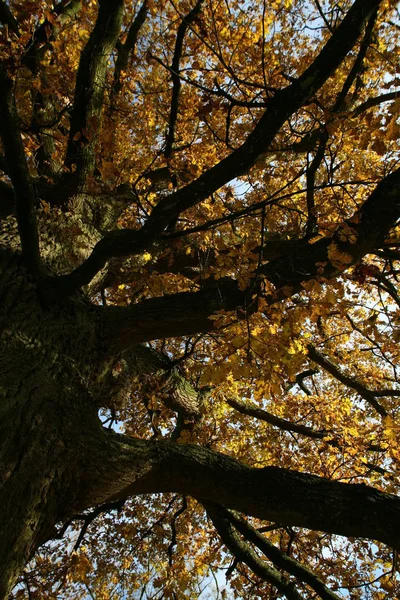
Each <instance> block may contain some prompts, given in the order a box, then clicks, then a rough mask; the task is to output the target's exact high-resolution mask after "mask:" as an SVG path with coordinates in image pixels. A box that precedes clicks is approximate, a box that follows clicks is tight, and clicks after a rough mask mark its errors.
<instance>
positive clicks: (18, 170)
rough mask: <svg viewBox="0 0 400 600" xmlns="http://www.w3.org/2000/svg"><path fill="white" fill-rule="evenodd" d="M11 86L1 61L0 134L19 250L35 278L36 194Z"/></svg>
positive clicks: (37, 261)
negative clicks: (12, 201) (15, 218)
mask: <svg viewBox="0 0 400 600" xmlns="http://www.w3.org/2000/svg"><path fill="white" fill-rule="evenodd" d="M13 87H14V83H13V81H12V79H10V77H9V76H8V74H7V72H6V69H5V68H4V66H3V65H2V64H0V88H1V90H2V93H1V94H0V114H1V119H0V136H1V140H2V144H3V148H4V154H5V159H6V163H7V172H8V174H9V176H10V178H11V181H12V184H13V187H14V192H15V199H16V209H17V220H18V231H19V236H20V239H21V247H22V254H23V256H24V260H25V263H26V265H27V268H28V271H29V272H30V273H31V275H33V277H34V278H35V279H37V280H38V279H40V277H41V271H42V269H41V263H40V254H39V238H38V232H37V225H36V194H35V190H34V187H33V183H32V180H31V177H30V174H29V170H28V165H27V164H26V158H25V151H24V146H23V143H22V139H21V134H20V127H19V118H18V115H17V111H16V107H15V101H14V92H13ZM3 187H4V186H3Z"/></svg>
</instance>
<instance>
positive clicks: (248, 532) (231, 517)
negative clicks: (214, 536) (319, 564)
mask: <svg viewBox="0 0 400 600" xmlns="http://www.w3.org/2000/svg"><path fill="white" fill-rule="evenodd" d="M219 511H220V513H221V514H223V515H224V516H225V518H226V520H227V521H229V522H230V523H232V525H234V527H235V528H236V529H237V530H238V531H239V532H240V533H241V534H242V535H243V536H244V537H245V538H246V539H247V540H249V541H250V542H252V543H253V544H255V545H256V546H257V547H258V548H259V549H260V550H261V552H263V553H264V554H265V556H266V557H267V558H268V559H269V560H271V561H272V562H273V563H274V565H275V566H276V567H277V568H278V569H284V570H285V571H287V572H288V573H290V574H291V575H293V576H294V577H297V578H298V579H300V580H301V581H303V582H304V583H307V584H308V585H309V586H310V587H311V588H312V589H313V590H314V591H315V592H317V594H319V596H320V597H321V598H322V600H340V599H339V596H338V595H337V594H335V593H334V592H332V590H330V589H329V588H328V587H327V586H326V585H325V584H324V582H323V581H322V580H321V579H320V578H319V577H318V576H317V575H315V573H314V572H313V571H312V570H311V569H308V568H307V567H305V566H304V565H302V564H301V563H299V562H298V561H297V560H295V559H294V558H291V557H290V556H288V555H287V554H285V553H284V552H282V550H279V548H277V547H276V546H274V544H272V543H271V542H270V541H269V540H268V539H267V538H265V537H264V536H263V535H261V533H259V532H258V531H257V530H256V529H255V528H254V527H252V526H251V525H250V523H249V522H248V521H245V520H244V519H243V518H241V517H239V516H238V515H236V514H235V513H232V511H228V510H226V508H223V507H219Z"/></svg>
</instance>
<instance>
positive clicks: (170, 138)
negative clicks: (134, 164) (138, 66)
mask: <svg viewBox="0 0 400 600" xmlns="http://www.w3.org/2000/svg"><path fill="white" fill-rule="evenodd" d="M202 3H203V0H197V2H196V4H195V6H194V7H193V8H192V10H191V11H190V12H189V13H188V14H187V15H186V16H185V17H183V18H182V21H181V23H180V25H179V27H178V31H177V34H176V41H175V50H174V56H173V59H172V64H171V69H170V71H171V74H172V98H171V107H170V113H169V124H168V133H167V139H166V143H165V150H164V156H165V158H169V157H170V156H171V154H172V147H173V144H174V137H175V125H176V120H177V118H178V103H179V93H180V89H181V79H180V76H179V71H180V68H179V63H180V60H181V56H182V50H183V40H184V37H185V35H186V31H187V29H188V27H189V26H190V24H191V23H193V21H194V20H195V18H196V17H197V15H198V14H199V12H200V8H201V5H202Z"/></svg>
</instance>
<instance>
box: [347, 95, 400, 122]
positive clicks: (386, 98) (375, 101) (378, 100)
mask: <svg viewBox="0 0 400 600" xmlns="http://www.w3.org/2000/svg"><path fill="white" fill-rule="evenodd" d="M397 98H400V90H396V91H394V92H388V93H387V94H380V95H379V96H376V97H375V98H368V100H366V101H365V102H363V103H362V104H360V105H359V106H357V108H355V109H354V112H353V114H352V116H353V118H355V117H358V115H360V114H361V113H363V112H364V111H366V110H368V109H370V108H373V107H374V106H379V104H383V103H384V102H390V101H391V100H397Z"/></svg>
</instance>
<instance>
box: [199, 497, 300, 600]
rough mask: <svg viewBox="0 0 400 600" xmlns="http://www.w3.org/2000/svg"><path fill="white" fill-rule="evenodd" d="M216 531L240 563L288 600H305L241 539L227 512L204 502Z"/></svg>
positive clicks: (291, 584)
mask: <svg viewBox="0 0 400 600" xmlns="http://www.w3.org/2000/svg"><path fill="white" fill-rule="evenodd" d="M202 504H203V506H204V508H205V509H206V511H207V513H208V515H209V516H210V518H211V520H212V522H213V524H214V527H215V529H216V530H217V531H218V533H219V535H220V536H221V539H222V541H223V542H224V544H225V545H226V546H227V548H229V550H230V551H231V552H232V554H233V556H234V557H235V558H236V559H237V560H238V561H240V562H244V563H245V564H246V565H248V566H249V567H250V569H251V570H252V571H253V572H254V573H255V574H256V575H258V577H260V578H261V579H263V580H264V581H266V582H268V583H271V584H272V585H273V586H274V587H276V589H277V590H278V591H279V592H280V593H281V594H283V595H284V596H285V597H286V598H287V599H288V600H303V599H304V597H303V596H302V595H301V594H299V592H297V591H296V589H295V587H294V585H293V583H288V582H287V581H285V578H284V577H283V576H282V575H281V573H279V571H277V570H276V569H275V568H274V567H270V566H269V565H268V564H267V563H266V562H264V561H263V560H261V558H260V557H259V556H258V555H257V554H256V552H255V551H254V550H253V549H252V548H251V546H250V545H249V544H247V543H246V542H245V541H243V540H242V539H241V537H240V536H239V535H238V533H237V531H236V529H235V527H233V525H232V523H231V521H230V519H229V518H228V516H227V514H226V513H227V511H225V510H224V509H223V508H222V507H220V506H218V505H217V504H214V503H212V502H203V503H202Z"/></svg>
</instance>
